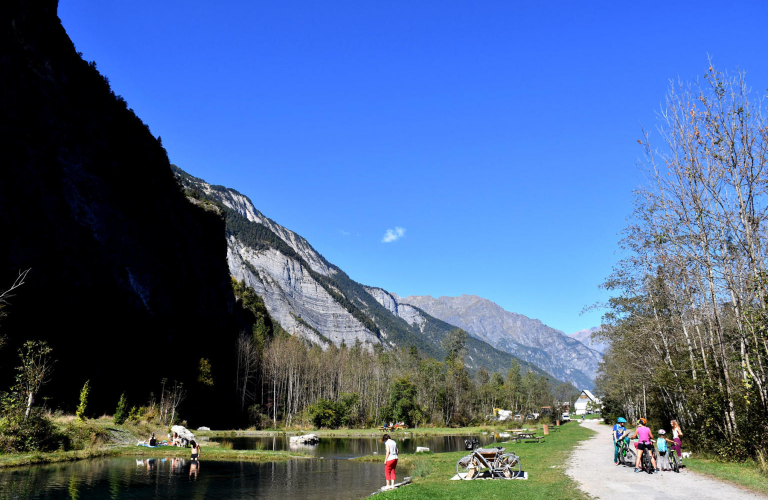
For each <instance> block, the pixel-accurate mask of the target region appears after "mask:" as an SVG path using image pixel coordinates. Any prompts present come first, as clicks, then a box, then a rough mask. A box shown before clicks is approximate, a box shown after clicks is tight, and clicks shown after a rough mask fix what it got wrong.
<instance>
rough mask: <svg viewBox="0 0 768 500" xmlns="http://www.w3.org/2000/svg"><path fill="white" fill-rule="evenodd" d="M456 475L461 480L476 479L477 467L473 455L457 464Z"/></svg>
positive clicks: (463, 458)
mask: <svg viewBox="0 0 768 500" xmlns="http://www.w3.org/2000/svg"><path fill="white" fill-rule="evenodd" d="M456 474H458V476H459V477H460V478H461V479H467V480H469V479H474V478H475V476H476V475H477V465H476V464H475V461H474V460H473V459H472V455H467V456H466V457H462V458H460V459H459V461H458V462H456Z"/></svg>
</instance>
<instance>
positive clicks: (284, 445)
mask: <svg viewBox="0 0 768 500" xmlns="http://www.w3.org/2000/svg"><path fill="white" fill-rule="evenodd" d="M471 437H476V438H477V439H478V441H479V442H480V445H481V446H485V445H488V444H490V443H494V442H495V441H496V440H495V439H494V437H493V435H491V434H486V435H483V436H414V437H410V436H406V435H395V436H393V439H394V440H395V441H397V446H398V448H399V449H400V453H415V452H416V447H417V446H425V447H427V448H429V450H430V451H432V452H433V453H443V452H446V451H460V450H463V449H464V439H467V438H471ZM210 440H211V441H217V442H226V443H231V444H232V449H235V450H274V451H282V450H292V451H301V452H303V453H307V454H309V455H311V456H313V457H317V458H320V457H322V458H337V459H345V458H354V457H362V456H365V455H373V454H374V453H377V454H383V453H384V443H382V442H381V438H375V437H321V438H320V443H319V444H317V445H296V444H291V443H290V442H289V438H288V437H287V436H275V437H215V438H211V439H210Z"/></svg>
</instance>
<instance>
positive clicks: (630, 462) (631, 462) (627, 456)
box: [621, 446, 637, 467]
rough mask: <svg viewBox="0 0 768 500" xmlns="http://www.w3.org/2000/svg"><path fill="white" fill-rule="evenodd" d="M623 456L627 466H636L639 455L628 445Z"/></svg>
mask: <svg viewBox="0 0 768 500" xmlns="http://www.w3.org/2000/svg"><path fill="white" fill-rule="evenodd" d="M621 458H622V461H623V464H624V465H625V466H629V467H634V466H635V460H636V459H637V455H635V452H634V451H632V450H631V449H630V448H629V447H628V446H627V447H624V453H623V455H622V457H621Z"/></svg>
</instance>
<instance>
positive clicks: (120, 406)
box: [115, 393, 128, 425]
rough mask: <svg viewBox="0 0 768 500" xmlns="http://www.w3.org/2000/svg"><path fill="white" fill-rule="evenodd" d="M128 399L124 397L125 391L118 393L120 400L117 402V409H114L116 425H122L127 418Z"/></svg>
mask: <svg viewBox="0 0 768 500" xmlns="http://www.w3.org/2000/svg"><path fill="white" fill-rule="evenodd" d="M127 406H128V401H127V400H126V399H125V393H123V394H121V395H120V401H118V402H117V409H116V410H115V423H116V424H117V425H123V424H124V423H125V420H126V419H127V418H128V411H127Z"/></svg>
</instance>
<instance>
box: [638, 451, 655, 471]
mask: <svg viewBox="0 0 768 500" xmlns="http://www.w3.org/2000/svg"><path fill="white" fill-rule="evenodd" d="M651 446H653V445H651ZM638 451H640V450H638ZM646 451H647V452H648V453H645V452H646ZM653 452H654V448H651V449H648V450H643V451H640V453H642V454H643V455H642V456H641V457H640V469H641V470H643V471H645V472H647V473H648V474H653V473H654V472H656V467H654V466H653V464H652V463H651V455H652V454H653Z"/></svg>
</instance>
